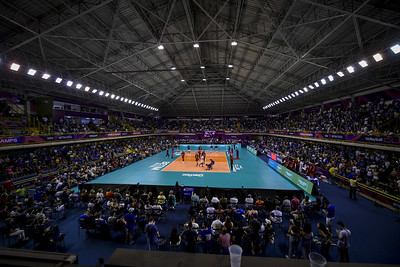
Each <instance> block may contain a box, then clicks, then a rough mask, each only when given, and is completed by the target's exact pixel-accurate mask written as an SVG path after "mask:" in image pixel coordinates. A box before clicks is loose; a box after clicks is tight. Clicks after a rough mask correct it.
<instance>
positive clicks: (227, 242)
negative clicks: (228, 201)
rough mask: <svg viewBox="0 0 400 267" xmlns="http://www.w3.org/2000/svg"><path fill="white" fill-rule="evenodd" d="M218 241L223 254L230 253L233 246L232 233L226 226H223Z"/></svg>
mask: <svg viewBox="0 0 400 267" xmlns="http://www.w3.org/2000/svg"><path fill="white" fill-rule="evenodd" d="M218 243H219V246H220V248H221V254H229V250H228V249H229V247H230V246H231V235H230V234H229V233H228V229H226V227H224V228H222V233H221V234H220V235H219V238H218Z"/></svg>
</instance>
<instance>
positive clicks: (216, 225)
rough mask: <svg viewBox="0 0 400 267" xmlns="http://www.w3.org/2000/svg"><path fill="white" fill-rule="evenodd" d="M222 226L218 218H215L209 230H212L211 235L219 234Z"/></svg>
mask: <svg viewBox="0 0 400 267" xmlns="http://www.w3.org/2000/svg"><path fill="white" fill-rule="evenodd" d="M222 227H224V224H223V223H222V222H221V221H220V219H218V218H217V219H215V220H214V221H213V222H212V223H211V230H212V232H213V235H216V236H219V234H220V233H221V230H222Z"/></svg>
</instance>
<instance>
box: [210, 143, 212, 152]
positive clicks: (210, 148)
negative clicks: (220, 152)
mask: <svg viewBox="0 0 400 267" xmlns="http://www.w3.org/2000/svg"><path fill="white" fill-rule="evenodd" d="M210 150H211V152H212V151H213V145H212V144H211V146H210Z"/></svg>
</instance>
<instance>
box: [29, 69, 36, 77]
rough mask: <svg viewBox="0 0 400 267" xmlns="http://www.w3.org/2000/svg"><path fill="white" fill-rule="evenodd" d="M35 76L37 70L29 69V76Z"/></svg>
mask: <svg viewBox="0 0 400 267" xmlns="http://www.w3.org/2000/svg"><path fill="white" fill-rule="evenodd" d="M35 74H36V70H34V69H29V70H28V75H30V76H33V75H35Z"/></svg>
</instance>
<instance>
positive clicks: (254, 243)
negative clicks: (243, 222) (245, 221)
mask: <svg viewBox="0 0 400 267" xmlns="http://www.w3.org/2000/svg"><path fill="white" fill-rule="evenodd" d="M249 227H250V240H251V253H252V254H253V255H256V253H257V254H258V253H261V244H260V241H261V240H260V229H261V222H260V221H259V220H258V218H257V215H256V214H254V218H253V219H252V220H251V221H250V222H249Z"/></svg>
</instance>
